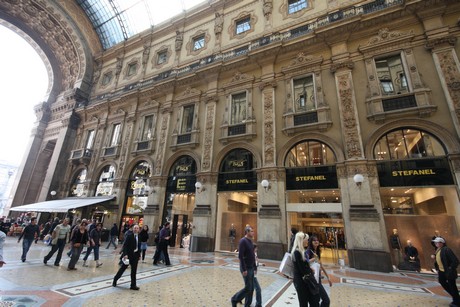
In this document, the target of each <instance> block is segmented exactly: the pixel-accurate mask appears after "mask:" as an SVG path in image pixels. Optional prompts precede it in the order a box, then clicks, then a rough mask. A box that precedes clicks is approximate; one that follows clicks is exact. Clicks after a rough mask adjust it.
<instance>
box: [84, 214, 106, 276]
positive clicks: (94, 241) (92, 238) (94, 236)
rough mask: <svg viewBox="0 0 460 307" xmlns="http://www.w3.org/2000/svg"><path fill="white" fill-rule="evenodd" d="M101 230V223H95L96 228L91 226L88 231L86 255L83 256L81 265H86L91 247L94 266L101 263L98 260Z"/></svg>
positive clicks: (98, 265)
mask: <svg viewBox="0 0 460 307" xmlns="http://www.w3.org/2000/svg"><path fill="white" fill-rule="evenodd" d="M101 230H102V223H97V224H96V228H93V230H91V232H90V233H89V244H90V247H88V250H87V251H86V255H85V257H84V258H83V266H84V267H87V266H88V264H86V260H88V257H89V254H91V249H92V250H93V252H94V260H96V268H98V267H100V266H101V265H102V263H101V262H99V247H100V246H101Z"/></svg>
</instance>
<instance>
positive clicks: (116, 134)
mask: <svg viewBox="0 0 460 307" xmlns="http://www.w3.org/2000/svg"><path fill="white" fill-rule="evenodd" d="M120 129H121V125H120V124H115V125H113V130H112V138H111V140H110V147H115V146H117V145H118V139H119V138H120Z"/></svg>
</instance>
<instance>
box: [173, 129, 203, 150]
mask: <svg viewBox="0 0 460 307" xmlns="http://www.w3.org/2000/svg"><path fill="white" fill-rule="evenodd" d="M199 135H200V133H199V130H192V131H191V132H188V133H183V134H178V133H173V135H172V144H171V146H170V147H171V149H172V150H174V151H175V150H177V149H178V148H179V147H187V148H188V147H190V146H191V147H192V148H194V147H196V146H198V144H199V143H200V142H199Z"/></svg>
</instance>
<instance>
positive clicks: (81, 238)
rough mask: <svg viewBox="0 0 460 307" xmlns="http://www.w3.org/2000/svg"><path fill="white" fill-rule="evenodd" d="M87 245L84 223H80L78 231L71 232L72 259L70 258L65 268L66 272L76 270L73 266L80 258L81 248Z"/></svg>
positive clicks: (86, 232)
mask: <svg viewBox="0 0 460 307" xmlns="http://www.w3.org/2000/svg"><path fill="white" fill-rule="evenodd" d="M87 243H88V231H87V230H86V223H85V222H81V223H80V226H79V229H78V230H75V231H74V232H73V235H72V239H71V241H70V244H71V245H72V258H70V261H69V265H68V266H67V270H68V271H71V270H76V268H75V265H76V264H77V261H78V259H79V258H80V254H81V251H82V250H83V246H85V245H86V244H87Z"/></svg>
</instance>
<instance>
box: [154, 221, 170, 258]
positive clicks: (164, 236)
mask: <svg viewBox="0 0 460 307" xmlns="http://www.w3.org/2000/svg"><path fill="white" fill-rule="evenodd" d="M170 226H171V223H169V222H166V223H165V225H164V226H163V228H162V229H161V230H160V238H159V241H160V242H159V243H158V244H159V248H158V249H157V250H155V256H154V257H153V265H158V260H159V259H160V255H161V253H163V256H164V257H165V264H166V265H168V266H169V265H171V261H170V260H169V254H168V244H169V239H170V238H171V229H170V228H169V227H170Z"/></svg>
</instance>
